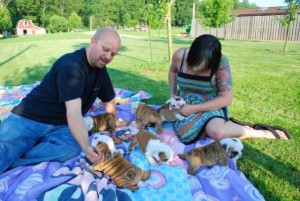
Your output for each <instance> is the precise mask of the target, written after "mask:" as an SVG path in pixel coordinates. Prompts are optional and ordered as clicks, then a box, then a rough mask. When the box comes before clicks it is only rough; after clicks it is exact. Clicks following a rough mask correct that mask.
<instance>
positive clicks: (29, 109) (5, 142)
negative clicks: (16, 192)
mask: <svg viewBox="0 0 300 201" xmlns="http://www.w3.org/2000/svg"><path fill="white" fill-rule="evenodd" d="M120 47H121V39H120V36H119V34H118V33H117V32H116V31H115V30H113V29H110V28H100V29H99V30H97V31H96V33H95V34H94V36H93V37H92V38H91V40H90V43H89V45H88V46H87V47H86V48H82V49H79V50H76V51H75V52H72V53H68V54H65V55H63V56H62V57H60V58H59V59H58V60H57V61H56V62H55V63H54V65H53V67H52V68H51V69H50V71H49V72H48V73H47V74H46V75H45V77H44V78H43V80H42V81H41V83H40V84H39V85H38V86H37V87H35V88H34V89H33V90H32V91H31V92H30V93H29V94H28V95H27V96H26V97H25V98H24V99H23V100H22V101H21V103H20V104H19V105H17V106H16V107H15V108H13V110H12V112H11V114H10V115H9V117H8V118H6V119H4V120H3V121H2V123H1V124H0V153H1V154H0V174H1V173H3V172H4V171H6V170H7V169H11V168H15V167H18V166H23V165H33V164H37V163H40V162H44V161H57V162H64V161H66V160H68V159H70V158H73V157H75V156H77V155H78V154H79V153H80V152H81V151H84V152H85V154H86V156H87V158H88V159H89V160H90V161H91V162H92V163H95V162H98V161H99V160H102V158H103V156H102V155H101V154H97V153H96V152H95V151H94V149H93V147H92V146H91V145H90V143H89V138H88V131H87V128H86V124H85V122H84V120H83V116H84V115H85V114H86V113H87V112H88V110H89V109H90V108H91V106H92V104H93V103H94V101H95V100H96V98H97V97H98V98H99V99H100V100H101V101H102V102H103V103H104V108H105V110H106V112H110V113H113V114H115V116H116V117H117V114H116V105H115V101H114V98H115V92H114V88H113V85H112V83H111V80H110V77H109V75H108V73H107V69H106V65H107V64H108V63H109V62H111V61H112V60H113V58H114V57H115V56H116V54H117V53H118V51H119V49H120ZM128 123H129V122H128V121H123V122H120V121H118V118H117V121H116V126H125V125H127V124H128Z"/></svg>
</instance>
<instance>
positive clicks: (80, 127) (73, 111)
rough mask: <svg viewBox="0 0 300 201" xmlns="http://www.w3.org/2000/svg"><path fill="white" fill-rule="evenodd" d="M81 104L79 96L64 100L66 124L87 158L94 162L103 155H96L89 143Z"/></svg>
mask: <svg viewBox="0 0 300 201" xmlns="http://www.w3.org/2000/svg"><path fill="white" fill-rule="evenodd" d="M81 104H82V103H81V99H80V98H76V99H74V100H70V101H66V102H65V105H66V109H67V120H68V126H69V128H70V130H71V132H72V134H73V136H74V138H75V139H76V141H77V142H78V144H79V145H80V147H81V148H82V150H83V151H84V152H85V154H86V156H87V157H88V159H89V160H90V161H91V162H92V163H95V162H97V161H100V160H102V158H103V156H102V155H98V154H97V153H96V152H95V151H94V148H93V147H92V146H91V145H90V143H89V137H88V130H87V128H86V125H85V122H84V120H83V117H82V113H81Z"/></svg>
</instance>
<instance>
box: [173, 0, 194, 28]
mask: <svg viewBox="0 0 300 201" xmlns="http://www.w3.org/2000/svg"><path fill="white" fill-rule="evenodd" d="M194 2H195V0H180V1H178V0H177V1H176V3H175V5H174V6H175V12H174V11H173V10H172V11H173V12H174V18H175V19H174V24H175V25H177V26H184V25H187V24H191V22H192V13H193V3H194ZM198 2H199V1H196V2H195V3H196V4H198Z"/></svg>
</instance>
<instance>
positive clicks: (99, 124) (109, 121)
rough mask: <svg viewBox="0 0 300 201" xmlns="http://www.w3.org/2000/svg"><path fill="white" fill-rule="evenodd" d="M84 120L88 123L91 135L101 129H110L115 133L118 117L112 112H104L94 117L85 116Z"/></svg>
mask: <svg viewBox="0 0 300 201" xmlns="http://www.w3.org/2000/svg"><path fill="white" fill-rule="evenodd" d="M84 121H85V123H86V125H87V128H88V131H89V134H90V135H91V134H93V133H96V132H100V131H109V132H110V133H114V132H115V130H116V125H115V122H116V118H115V115H114V114H112V113H104V114H99V115H96V116H92V117H85V118H84Z"/></svg>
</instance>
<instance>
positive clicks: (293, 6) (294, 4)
mask: <svg viewBox="0 0 300 201" xmlns="http://www.w3.org/2000/svg"><path fill="white" fill-rule="evenodd" d="M284 2H285V3H287V4H288V6H287V10H286V11H287V15H286V16H284V17H283V19H282V20H280V22H281V24H282V25H283V26H286V27H287V30H286V33H285V41H284V47H283V50H284V51H285V52H286V51H287V47H286V46H287V41H288V39H289V33H290V30H291V28H292V26H293V22H294V21H295V20H296V19H297V17H298V13H299V11H300V0H285V1H284Z"/></svg>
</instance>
